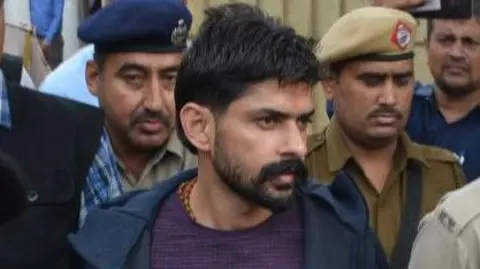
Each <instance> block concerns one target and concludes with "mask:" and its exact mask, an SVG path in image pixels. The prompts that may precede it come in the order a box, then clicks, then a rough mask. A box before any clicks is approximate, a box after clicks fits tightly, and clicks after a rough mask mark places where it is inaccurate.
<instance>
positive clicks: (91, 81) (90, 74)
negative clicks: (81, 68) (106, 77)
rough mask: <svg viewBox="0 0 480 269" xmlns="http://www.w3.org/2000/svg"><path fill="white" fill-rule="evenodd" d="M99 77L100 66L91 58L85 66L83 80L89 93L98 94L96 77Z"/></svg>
mask: <svg viewBox="0 0 480 269" xmlns="http://www.w3.org/2000/svg"><path fill="white" fill-rule="evenodd" d="M99 77H100V68H99V66H98V64H97V63H96V62H95V61H94V60H91V61H89V62H88V63H87V66H86V67H85V80H86V82H87V87H88V90H89V91H90V93H91V94H93V95H95V96H98V95H97V94H98V79H99Z"/></svg>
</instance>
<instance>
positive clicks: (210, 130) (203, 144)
mask: <svg viewBox="0 0 480 269" xmlns="http://www.w3.org/2000/svg"><path fill="white" fill-rule="evenodd" d="M179 117H180V123H181V124H182V128H183V132H184V134H185V137H186V138H187V140H188V141H189V142H190V143H191V144H192V145H193V146H194V147H195V148H196V149H197V150H198V151H199V152H202V151H203V152H208V151H212V150H213V147H214V142H215V118H214V116H213V114H212V112H211V111H210V109H208V108H206V107H204V106H201V105H199V104H196V103H187V104H185V105H184V106H183V107H182V109H181V110H180V113H179Z"/></svg>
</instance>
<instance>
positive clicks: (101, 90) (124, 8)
mask: <svg viewBox="0 0 480 269" xmlns="http://www.w3.org/2000/svg"><path fill="white" fill-rule="evenodd" d="M191 23H192V15H191V14H190V12H189V11H188V9H187V7H186V6H185V5H184V4H183V3H182V2H181V1H178V0H163V1H158V0H142V1H138V0H118V1H113V2H112V3H110V4H108V5H106V6H105V7H104V8H102V9H101V10H99V11H98V12H97V13H95V14H94V15H92V16H91V17H89V18H88V19H86V20H85V21H84V22H83V23H82V24H81V25H80V27H79V29H78V36H79V38H80V39H81V40H82V41H83V42H85V43H89V44H93V45H94V56H93V60H91V61H89V62H88V64H87V67H86V81H87V86H88V88H89V90H90V92H91V93H92V94H93V95H94V96H96V97H98V100H99V104H100V107H101V108H102V109H103V110H104V111H105V127H106V132H105V133H104V135H103V137H102V144H101V148H100V150H99V152H98V154H97V157H98V158H96V159H95V162H94V164H93V166H92V168H91V170H90V173H89V176H88V178H87V185H86V188H85V192H84V204H85V207H83V210H82V219H83V218H84V216H85V214H86V213H87V212H88V209H89V208H91V207H92V206H94V205H96V204H99V203H102V202H106V201H108V200H110V199H112V198H114V197H116V196H118V195H120V194H122V193H124V192H128V191H131V190H134V189H143V188H150V187H151V186H152V185H154V184H155V183H156V182H158V181H161V180H166V179H167V178H169V177H170V176H172V175H173V174H176V173H177V172H179V171H181V170H184V169H186V168H190V167H192V166H195V165H196V157H195V156H194V155H193V154H191V153H190V152H189V151H188V150H187V149H186V148H185V147H183V146H182V144H181V142H180V140H179V139H178V137H177V135H176V133H175V124H174V123H175V103H174V98H173V93H174V86H175V81H176V76H177V70H178V68H179V65H180V60H181V58H182V55H183V52H184V50H185V49H186V47H187V43H186V42H187V37H188V33H189V29H190V26H191ZM105 156H108V157H107V158H105ZM98 160H101V161H98Z"/></svg>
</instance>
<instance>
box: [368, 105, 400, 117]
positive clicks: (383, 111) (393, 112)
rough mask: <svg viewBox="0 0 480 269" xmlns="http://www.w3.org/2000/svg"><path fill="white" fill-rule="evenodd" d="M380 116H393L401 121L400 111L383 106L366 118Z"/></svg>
mask: <svg viewBox="0 0 480 269" xmlns="http://www.w3.org/2000/svg"><path fill="white" fill-rule="evenodd" d="M381 115H393V116H394V117H395V118H397V119H398V120H401V119H403V114H402V112H401V111H400V110H398V109H396V108H394V107H389V106H383V107H380V108H378V109H375V110H374V111H372V112H370V113H369V114H368V117H369V118H373V117H377V116H381Z"/></svg>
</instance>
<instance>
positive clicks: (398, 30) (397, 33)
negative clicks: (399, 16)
mask: <svg viewBox="0 0 480 269" xmlns="http://www.w3.org/2000/svg"><path fill="white" fill-rule="evenodd" d="M411 40H412V29H410V27H409V26H408V24H406V23H403V22H402V21H398V22H397V24H396V26H395V29H394V31H393V33H392V38H391V41H392V43H393V44H394V45H395V46H396V47H397V48H399V49H401V50H404V49H406V48H407V47H408V45H409V44H410V41H411Z"/></svg>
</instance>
